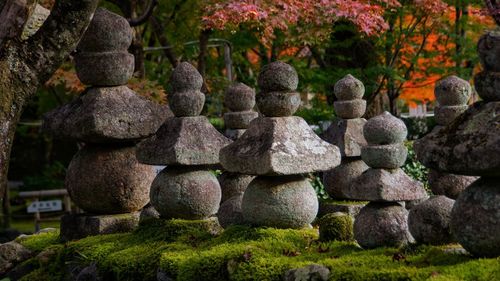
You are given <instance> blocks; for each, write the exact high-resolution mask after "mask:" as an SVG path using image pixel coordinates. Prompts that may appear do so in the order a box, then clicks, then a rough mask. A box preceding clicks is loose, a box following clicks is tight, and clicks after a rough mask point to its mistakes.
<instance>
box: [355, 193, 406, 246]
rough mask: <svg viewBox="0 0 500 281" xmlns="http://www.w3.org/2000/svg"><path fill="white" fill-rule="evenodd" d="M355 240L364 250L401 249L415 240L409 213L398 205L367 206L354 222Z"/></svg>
mask: <svg viewBox="0 0 500 281" xmlns="http://www.w3.org/2000/svg"><path fill="white" fill-rule="evenodd" d="M354 238H355V239H356V241H357V242H358V244H359V245H360V246H361V247H363V248H367V249H370V248H377V247H400V246H403V245H406V244H408V243H409V242H411V241H412V240H413V237H412V236H411V234H410V232H409V231H408V211H407V210H406V209H405V207H403V206H402V205H400V204H398V203H376V202H371V203H369V204H368V205H366V206H365V207H364V208H363V209H361V211H360V212H359V214H358V215H357V216H356V219H355V220H354Z"/></svg>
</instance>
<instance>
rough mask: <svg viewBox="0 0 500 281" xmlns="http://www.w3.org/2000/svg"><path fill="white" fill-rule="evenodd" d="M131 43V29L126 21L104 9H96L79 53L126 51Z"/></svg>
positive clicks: (81, 42)
mask: <svg viewBox="0 0 500 281" xmlns="http://www.w3.org/2000/svg"><path fill="white" fill-rule="evenodd" d="M131 43H132V28H130V25H129V23H128V21H127V20H126V19H125V18H124V17H122V16H119V15H117V14H115V13H113V12H110V11H108V10H106V9H104V8H97V10H96V12H95V13H94V17H93V18H92V21H91V22H90V24H89V26H88V28H87V30H86V31H85V34H84V35H83V37H82V39H81V40H80V43H79V44H78V47H77V50H78V51H79V52H109V51H126V50H127V49H128V47H129V46H130V44H131Z"/></svg>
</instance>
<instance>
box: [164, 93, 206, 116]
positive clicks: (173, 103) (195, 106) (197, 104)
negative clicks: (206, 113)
mask: <svg viewBox="0 0 500 281" xmlns="http://www.w3.org/2000/svg"><path fill="white" fill-rule="evenodd" d="M204 104H205V95H204V94H203V93H202V92H200V91H198V90H186V91H184V92H173V93H171V94H170V95H169V96H168V105H169V106H170V109H171V110H172V112H173V113H174V114H175V116H176V117H186V116H198V115H200V113H201V111H202V110H203V105H204Z"/></svg>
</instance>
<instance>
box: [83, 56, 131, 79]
mask: <svg viewBox="0 0 500 281" xmlns="http://www.w3.org/2000/svg"><path fill="white" fill-rule="evenodd" d="M75 69H76V74H77V75H78V78H79V79H80V81H82V83H83V84H85V85H92V86H119V85H125V84H127V81H128V79H130V77H132V75H133V74H134V55H132V54H129V53H127V52H126V51H125V52H106V53H78V54H77V55H76V56H75Z"/></svg>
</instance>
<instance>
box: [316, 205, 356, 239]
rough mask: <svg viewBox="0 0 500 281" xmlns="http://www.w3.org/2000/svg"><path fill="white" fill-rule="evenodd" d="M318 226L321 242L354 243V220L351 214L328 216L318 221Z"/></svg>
mask: <svg viewBox="0 0 500 281" xmlns="http://www.w3.org/2000/svg"><path fill="white" fill-rule="evenodd" d="M318 225H319V239H320V240H321V241H354V232H353V225H354V220H353V218H352V217H351V216H350V215H349V214H346V213H340V212H336V213H330V214H326V215H324V216H323V217H322V218H321V219H320V220H319V221H318Z"/></svg>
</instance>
